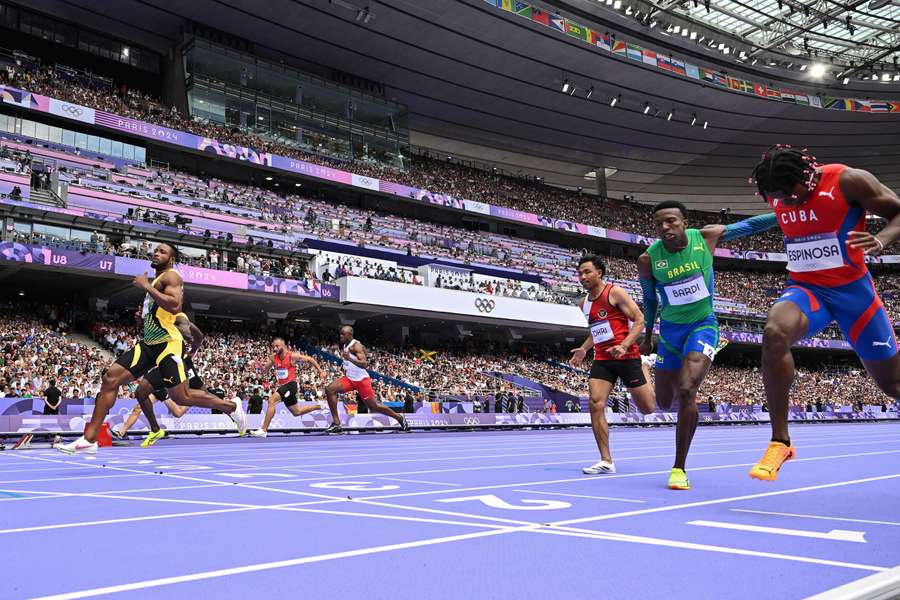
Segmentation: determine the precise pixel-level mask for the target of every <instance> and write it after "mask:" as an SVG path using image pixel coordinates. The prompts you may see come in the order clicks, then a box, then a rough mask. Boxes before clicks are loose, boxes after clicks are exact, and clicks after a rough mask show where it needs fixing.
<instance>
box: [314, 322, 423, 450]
mask: <svg viewBox="0 0 900 600" xmlns="http://www.w3.org/2000/svg"><path fill="white" fill-rule="evenodd" d="M340 340H341V358H343V359H344V365H343V366H344V376H343V377H341V378H339V379H335V380H334V381H332V382H331V383H329V384H328V387H326V388H325V397H326V398H327V399H328V408H329V410H330V411H331V425H329V426H328V428H327V429H326V430H325V432H326V433H340V432H341V430H342V428H341V418H340V416H339V415H338V412H337V395H338V393H340V392H344V393H345V394H346V393H349V392H356V395H357V397H358V398H359V400H361V401H362V402H365V403H366V406H367V407H368V408H369V411H370V412H379V413H381V414H383V415H387V416H389V417H391V418H392V419H394V420H395V421H397V423H399V424H400V431H409V424H408V423H407V422H406V419H405V418H403V417H401V416H400V415H398V414H397V413H395V412H394V411H392V410H391V409H390V408H388V407H387V406H385V405H384V404H382V403H381V402H379V401H378V398H377V397H376V395H375V390H373V389H372V378H371V377H369V372H368V371H366V367H367V366H368V365H369V361H368V359H367V358H366V349H365V347H364V346H363V345H362V344H360V343H359V342H358V341H357V340H356V339H354V338H353V328H352V327H350V326H349V325H345V326H343V327H341V333H340Z"/></svg>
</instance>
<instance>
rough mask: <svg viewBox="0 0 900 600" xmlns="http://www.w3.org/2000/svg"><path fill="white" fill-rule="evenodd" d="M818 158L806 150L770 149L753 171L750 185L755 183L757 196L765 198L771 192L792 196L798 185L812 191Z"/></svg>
mask: <svg viewBox="0 0 900 600" xmlns="http://www.w3.org/2000/svg"><path fill="white" fill-rule="evenodd" d="M816 166H817V163H816V157H815V156H812V155H811V154H810V153H809V151H808V150H807V149H806V148H803V149H802V150H798V149H796V148H792V147H790V146H787V145H784V144H777V145H775V146H772V147H771V148H769V149H768V150H767V151H766V153H765V154H763V155H762V160H761V161H759V164H757V165H756V168H755V169H753V175H752V176H751V177H750V183H755V184H756V187H757V189H758V190H759V192H758V193H757V196H762V197H764V198H765V196H766V194H769V193H771V192H784V193H785V194H790V193H791V190H793V189H794V186H795V185H797V184H798V183H802V184H805V185H806V188H807V189H808V190H810V191H812V189H813V187H814V185H813V179H814V178H815V174H816Z"/></svg>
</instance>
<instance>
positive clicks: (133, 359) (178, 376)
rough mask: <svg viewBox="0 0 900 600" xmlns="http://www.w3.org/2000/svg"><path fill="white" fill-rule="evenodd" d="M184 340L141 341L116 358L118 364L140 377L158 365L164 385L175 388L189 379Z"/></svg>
mask: <svg viewBox="0 0 900 600" xmlns="http://www.w3.org/2000/svg"><path fill="white" fill-rule="evenodd" d="M183 354H184V342H182V341H181V340H172V341H170V342H163V343H161V344H147V343H146V342H140V343H139V344H138V345H136V346H134V347H133V348H132V349H131V350H129V351H128V352H126V353H125V354H123V355H121V356H120V357H119V358H117V359H116V364H118V365H122V366H123V367H125V368H126V369H128V372H129V373H131V376H132V377H134V378H135V379H140V378H141V377H143V376H144V375H146V374H147V373H148V372H149V371H150V370H151V369H153V368H154V367H157V370H158V371H159V373H160V378H161V379H162V386H163V387H167V388H173V387H175V386H176V385H178V384H180V383H181V382H182V381H185V380H186V379H187V370H186V369H185V367H184V360H182V358H181V356H182V355H183Z"/></svg>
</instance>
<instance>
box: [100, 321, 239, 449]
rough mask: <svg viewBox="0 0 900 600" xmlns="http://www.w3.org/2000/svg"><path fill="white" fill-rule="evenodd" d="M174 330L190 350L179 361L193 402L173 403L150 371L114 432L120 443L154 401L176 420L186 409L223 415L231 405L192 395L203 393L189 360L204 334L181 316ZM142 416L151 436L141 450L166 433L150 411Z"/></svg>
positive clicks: (155, 372) (157, 374)
mask: <svg viewBox="0 0 900 600" xmlns="http://www.w3.org/2000/svg"><path fill="white" fill-rule="evenodd" d="M175 327H177V328H178V330H179V331H181V335H182V336H184V340H185V345H186V346H190V350H189V351H188V352H187V353H186V354H185V355H184V356H183V357H182V360H183V362H184V369H185V373H186V375H187V377H188V388H189V392H188V398H189V400H191V401H192V402H191V404H189V405H188V404H185V405H180V404H177V403H175V402H174V401H173V400H172V399H170V398H169V397H168V392H166V385H165V383H164V382H163V378H162V374H161V373H160V371H159V369H153V370H151V371H150V372H149V373H147V374H146V375H145V376H144V377H143V378H142V379H141V381H140V383H139V384H138V388H137V391H136V392H135V397H136V398H137V400H138V405H137V406H135V407H134V409H133V410H132V411H131V414H130V415H129V416H128V418H127V419H126V420H125V423H123V425H122V427H120V428H118V429H114V430H113V435H115V436H116V437H118V438H119V439H123V438H124V437H125V436H126V435H127V433H128V430H129V429H130V428H131V427H132V426H133V425H134V424H135V422H136V421H137V419H138V417H140V415H141V413H142V412H144V411H143V409H142V408H141V407H142V406H147V405H150V404H151V403H152V402H153V401H154V400H155V401H158V402H165V403H166V406H167V407H168V409H169V412H170V413H171V414H172V416H174V417H176V418H179V417H181V416H182V415H184V414H185V413H186V412H187V411H188V407H189V406H201V407H204V408H209V409H213V410H219V411H222V412H225V411H226V410H228V408H230V406H231V404H230V403H229V402H228V401H226V400H223V399H222V398H219V397H218V396H216V395H215V394H199V393H196V392H195V390H201V391H205V390H206V386H205V384H204V383H203V379H201V378H200V373H199V371H198V370H197V368H196V367H195V366H194V362H193V360H192V357H193V356H194V355H195V354H196V353H197V351H198V350H199V349H200V346H201V345H202V344H203V339H204V336H203V332H202V331H200V328H199V327H197V326H196V325H194V324H193V323H192V322H191V321H190V320H189V319H188V317H187V315H185V314H184V313H178V314H177V315H175ZM145 416H146V417H147V423H148V424H149V425H150V433H149V434H148V435H147V437H146V438H144V441H143V442H142V443H141V448H147V447H149V446H152V445H153V444H155V443H156V442H157V441H159V440H161V439H162V438H164V437H165V436H166V431H165V430H164V429H161V428H160V426H159V423H158V422H157V421H156V415H155V414H154V413H153V411H152V410H151V411H147V412H145ZM239 433H241V434H243V432H240V431H239Z"/></svg>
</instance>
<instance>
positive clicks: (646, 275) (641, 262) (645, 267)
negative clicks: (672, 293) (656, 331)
mask: <svg viewBox="0 0 900 600" xmlns="http://www.w3.org/2000/svg"><path fill="white" fill-rule="evenodd" d="M637 270H638V278H639V279H640V281H641V291H643V293H644V294H643V303H644V330H645V331H644V341H642V342H641V352H642V353H643V354H650V351H651V350H652V349H653V326H654V325H656V312H657V310H658V309H659V299H658V298H657V296H656V280H655V279H654V278H653V269H651V268H650V255H649V254H647V253H646V252H644V253H643V254H641V255H640V256H638V259H637Z"/></svg>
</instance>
